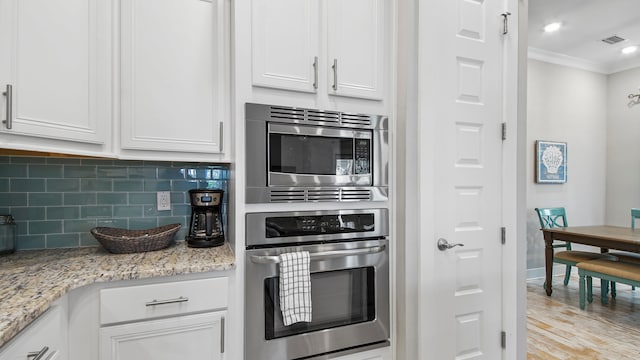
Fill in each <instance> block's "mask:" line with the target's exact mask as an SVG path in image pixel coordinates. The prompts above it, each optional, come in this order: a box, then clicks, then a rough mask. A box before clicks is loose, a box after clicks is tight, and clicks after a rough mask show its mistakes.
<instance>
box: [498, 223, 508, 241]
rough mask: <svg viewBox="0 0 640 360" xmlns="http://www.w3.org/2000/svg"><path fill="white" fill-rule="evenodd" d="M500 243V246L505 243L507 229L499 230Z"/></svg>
mask: <svg viewBox="0 0 640 360" xmlns="http://www.w3.org/2000/svg"><path fill="white" fill-rule="evenodd" d="M500 241H501V242H502V245H504V244H506V243H507V228H506V227H504V226H503V227H501V228H500Z"/></svg>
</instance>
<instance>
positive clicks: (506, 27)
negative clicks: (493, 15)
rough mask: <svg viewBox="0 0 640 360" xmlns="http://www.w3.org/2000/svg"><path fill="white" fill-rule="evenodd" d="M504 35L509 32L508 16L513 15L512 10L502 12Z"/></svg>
mask: <svg viewBox="0 0 640 360" xmlns="http://www.w3.org/2000/svg"><path fill="white" fill-rule="evenodd" d="M500 15H502V35H506V34H507V33H509V18H508V16H509V15H511V13H510V12H508V11H505V12H503V13H502V14H500Z"/></svg>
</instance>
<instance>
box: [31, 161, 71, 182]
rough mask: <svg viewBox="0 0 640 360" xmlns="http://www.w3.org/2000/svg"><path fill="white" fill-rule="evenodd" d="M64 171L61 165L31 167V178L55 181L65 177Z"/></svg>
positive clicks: (36, 165)
mask: <svg viewBox="0 0 640 360" xmlns="http://www.w3.org/2000/svg"><path fill="white" fill-rule="evenodd" d="M62 169H64V167H63V166H60V165H59V164H55V165H39V164H34V165H29V177H32V178H48V179H55V178H61V177H63V174H62Z"/></svg>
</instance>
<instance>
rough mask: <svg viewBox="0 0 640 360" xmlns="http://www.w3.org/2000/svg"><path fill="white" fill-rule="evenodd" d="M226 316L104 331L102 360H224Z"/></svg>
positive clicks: (189, 317) (178, 319)
mask: <svg viewBox="0 0 640 360" xmlns="http://www.w3.org/2000/svg"><path fill="white" fill-rule="evenodd" d="M225 315H226V312H224V311H217V312H211V313H204V314H196V315H187V316H177V317H173V318H168V319H160V320H149V321H142V322H137V323H132V324H123V325H115V326H107V327H103V328H101V329H100V360H116V359H118V360H145V359H149V360H174V359H181V360H190V359H193V360H196V359H198V360H199V359H210V360H214V359H215V360H221V359H223V354H224V337H223V335H224V319H225Z"/></svg>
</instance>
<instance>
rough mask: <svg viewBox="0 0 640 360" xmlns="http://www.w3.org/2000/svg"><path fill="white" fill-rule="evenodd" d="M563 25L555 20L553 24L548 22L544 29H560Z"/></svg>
mask: <svg viewBox="0 0 640 360" xmlns="http://www.w3.org/2000/svg"><path fill="white" fill-rule="evenodd" d="M561 26H562V23H559V22H554V23H551V24H548V25H547V26H545V27H544V31H545V32H554V31H558V29H560V27H561Z"/></svg>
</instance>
